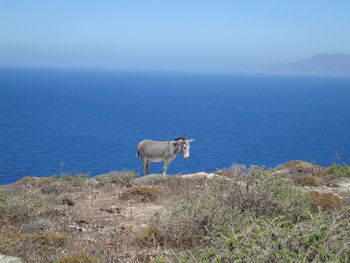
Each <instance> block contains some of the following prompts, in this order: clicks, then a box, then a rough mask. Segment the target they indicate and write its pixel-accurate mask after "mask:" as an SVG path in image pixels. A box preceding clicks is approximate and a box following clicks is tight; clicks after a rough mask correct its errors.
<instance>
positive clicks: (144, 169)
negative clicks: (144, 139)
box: [142, 158, 147, 175]
mask: <svg viewBox="0 0 350 263" xmlns="http://www.w3.org/2000/svg"><path fill="white" fill-rule="evenodd" d="M142 169H143V172H144V174H145V175H147V159H146V158H144V159H142Z"/></svg>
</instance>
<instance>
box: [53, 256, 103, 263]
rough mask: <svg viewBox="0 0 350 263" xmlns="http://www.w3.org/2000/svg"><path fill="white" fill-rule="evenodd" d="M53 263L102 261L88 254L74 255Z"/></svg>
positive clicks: (92, 262)
mask: <svg viewBox="0 0 350 263" xmlns="http://www.w3.org/2000/svg"><path fill="white" fill-rule="evenodd" d="M53 263H101V260H100V259H98V258H97V257H95V256H90V255H87V254H73V255H70V256H66V257H64V258H60V259H57V260H55V261H54V262H53Z"/></svg>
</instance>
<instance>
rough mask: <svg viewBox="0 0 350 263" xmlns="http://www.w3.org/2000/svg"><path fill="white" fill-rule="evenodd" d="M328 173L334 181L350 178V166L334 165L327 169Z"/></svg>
mask: <svg viewBox="0 0 350 263" xmlns="http://www.w3.org/2000/svg"><path fill="white" fill-rule="evenodd" d="M327 172H328V173H329V174H330V176H331V177H332V178H333V179H337V178H342V177H350V165H346V164H343V165H338V164H332V165H331V166H329V167H328V168H327Z"/></svg>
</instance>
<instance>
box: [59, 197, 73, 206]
mask: <svg viewBox="0 0 350 263" xmlns="http://www.w3.org/2000/svg"><path fill="white" fill-rule="evenodd" d="M62 204H67V205H69V206H73V205H74V202H73V200H71V199H69V198H64V199H62Z"/></svg>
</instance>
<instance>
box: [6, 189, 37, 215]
mask: <svg viewBox="0 0 350 263" xmlns="http://www.w3.org/2000/svg"><path fill="white" fill-rule="evenodd" d="M42 204H43V200H41V199H40V198H39V197H38V196H35V195H32V196H30V195H27V194H26V193H22V192H18V193H17V196H11V195H10V194H8V195H5V194H3V197H2V201H0V220H1V219H8V220H16V221H20V220H22V219H25V218H27V217H28V215H29V214H30V213H31V212H33V211H35V210H36V209H38V208H39V207H41V206H42Z"/></svg>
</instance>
